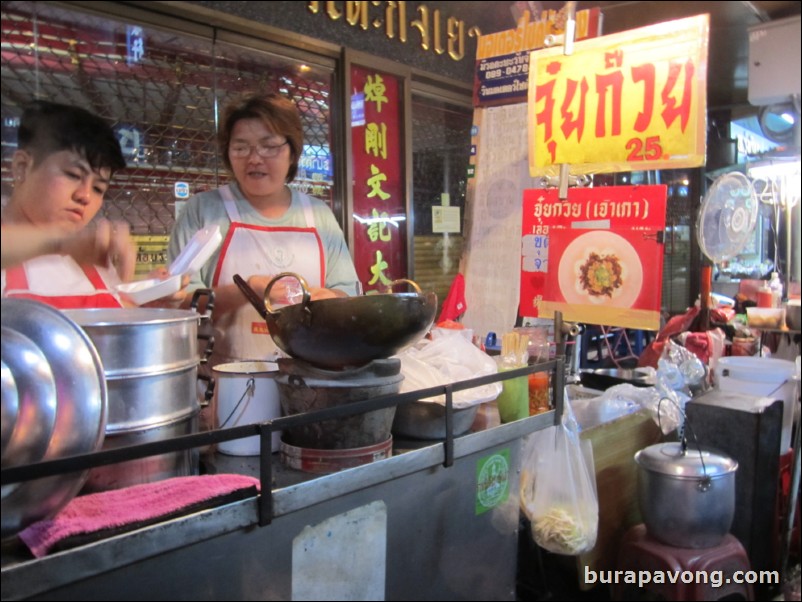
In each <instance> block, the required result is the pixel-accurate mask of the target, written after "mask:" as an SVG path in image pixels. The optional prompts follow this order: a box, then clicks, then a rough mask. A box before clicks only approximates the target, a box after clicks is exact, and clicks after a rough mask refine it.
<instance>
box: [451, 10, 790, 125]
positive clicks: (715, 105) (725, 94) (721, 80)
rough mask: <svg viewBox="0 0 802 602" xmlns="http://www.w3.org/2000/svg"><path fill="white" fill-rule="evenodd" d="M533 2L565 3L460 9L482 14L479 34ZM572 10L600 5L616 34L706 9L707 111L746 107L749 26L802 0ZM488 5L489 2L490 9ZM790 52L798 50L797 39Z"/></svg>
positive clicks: (508, 22)
mask: <svg viewBox="0 0 802 602" xmlns="http://www.w3.org/2000/svg"><path fill="white" fill-rule="evenodd" d="M522 4H528V5H534V6H535V7H537V6H540V7H541V8H542V9H548V10H555V11H557V10H560V9H561V8H562V7H563V6H564V5H565V4H566V3H565V2H529V3H522V2H492V3H489V2H465V3H461V5H463V6H462V9H461V10H464V11H467V12H470V13H475V15H476V16H477V17H479V16H480V15H481V18H480V19H479V22H480V23H482V24H483V25H482V32H483V33H494V32H497V31H504V30H506V29H511V28H513V27H514V26H515V21H514V19H513V16H512V15H513V7H514V5H522ZM576 5H577V10H584V9H587V8H592V7H596V6H598V7H600V8H601V12H602V15H603V32H604V34H611V33H618V32H621V31H626V30H628V29H635V28H637V27H643V26H645V25H652V24H655V23H661V22H663V21H671V20H673V19H681V18H683V17H690V16H693V15H699V14H703V13H709V14H710V46H709V52H708V99H707V103H708V108H709V110H711V111H716V110H733V111H734V112H737V111H738V109H742V108H748V107H749V106H750V105H749V102H748V100H747V92H748V90H747V65H748V59H749V39H748V28H749V27H751V26H753V25H759V24H761V23H766V22H768V21H774V20H777V19H783V18H785V17H791V16H794V15H799V14H800V13H801V12H802V2H799V1H797V0H793V1H790V2H665V1H664V2H577V3H576ZM489 7H493V8H492V9H490V8H489ZM489 13H492V14H489ZM789 52H796V53H799V52H800V46H799V44H797V45H796V46H795V47H794V48H789Z"/></svg>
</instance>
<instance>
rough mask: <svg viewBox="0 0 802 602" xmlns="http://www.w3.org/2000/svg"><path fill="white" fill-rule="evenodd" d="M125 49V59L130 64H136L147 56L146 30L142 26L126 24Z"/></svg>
mask: <svg viewBox="0 0 802 602" xmlns="http://www.w3.org/2000/svg"><path fill="white" fill-rule="evenodd" d="M125 49H126V56H125V59H126V62H127V63H128V64H129V65H136V64H138V63H139V62H140V61H141V60H142V59H143V58H145V32H144V31H143V30H142V28H141V27H138V26H136V25H128V26H126V28H125Z"/></svg>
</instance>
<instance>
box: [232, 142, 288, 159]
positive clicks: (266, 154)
mask: <svg viewBox="0 0 802 602" xmlns="http://www.w3.org/2000/svg"><path fill="white" fill-rule="evenodd" d="M288 143H289V140H285V141H284V142H282V143H281V144H257V145H256V146H252V145H250V144H234V145H232V146H229V147H228V154H229V155H230V156H232V157H234V158H236V159H245V158H246V157H250V156H251V151H254V150H255V151H256V154H257V155H259V156H260V157H262V158H263V159H270V158H272V157H277V156H278V154H279V153H280V152H281V147H282V146H284V145H285V144H288Z"/></svg>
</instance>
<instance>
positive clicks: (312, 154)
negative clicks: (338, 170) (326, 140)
mask: <svg viewBox="0 0 802 602" xmlns="http://www.w3.org/2000/svg"><path fill="white" fill-rule="evenodd" d="M313 174H319V175H321V176H324V178H323V179H326V180H331V179H332V178H333V177H334V168H333V166H332V164H331V153H330V152H329V149H328V147H326V146H315V145H312V144H307V145H305V146H304V150H303V152H302V153H301V158H300V159H299V160H298V175H299V176H300V177H302V178H304V177H305V178H307V179H309V180H314V179H319V178H315V177H314V175H313Z"/></svg>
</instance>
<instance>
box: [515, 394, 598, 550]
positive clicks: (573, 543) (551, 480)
mask: <svg viewBox="0 0 802 602" xmlns="http://www.w3.org/2000/svg"><path fill="white" fill-rule="evenodd" d="M523 459H524V468H523V471H522V474H521V508H522V510H523V512H524V514H525V515H526V517H527V518H528V519H529V521H530V524H531V529H532V538H533V539H534V541H535V543H537V544H538V545H539V546H540V547H542V548H544V549H546V550H548V551H549V552H553V553H555V554H565V555H568V556H574V555H577V554H583V553H585V552H589V551H590V550H592V549H593V547H594V546H595V545H596V537H597V534H598V526H599V499H598V495H597V494H596V473H595V468H594V465H593V447H592V446H591V443H590V441H582V440H581V439H580V438H579V429H578V425H577V423H576V420H575V419H574V416H573V413H572V412H571V409H570V404H569V403H568V402H567V401H566V403H565V412H564V414H563V420H562V424H560V425H559V426H553V427H550V428H548V429H545V430H542V431H538V432H537V433H534V434H533V435H531V436H530V437H529V440H528V441H527V443H526V446H525V448H524V455H523Z"/></svg>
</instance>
